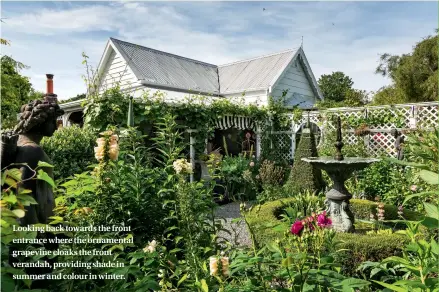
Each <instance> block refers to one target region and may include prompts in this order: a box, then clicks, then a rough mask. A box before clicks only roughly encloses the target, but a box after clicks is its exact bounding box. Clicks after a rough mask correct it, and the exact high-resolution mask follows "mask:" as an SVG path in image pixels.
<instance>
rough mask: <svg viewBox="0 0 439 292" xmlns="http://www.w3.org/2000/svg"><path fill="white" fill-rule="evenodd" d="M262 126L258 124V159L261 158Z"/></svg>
mask: <svg viewBox="0 0 439 292" xmlns="http://www.w3.org/2000/svg"><path fill="white" fill-rule="evenodd" d="M261 135H262V132H261V127H260V126H259V125H257V126H256V159H258V160H259V157H260V156H261Z"/></svg>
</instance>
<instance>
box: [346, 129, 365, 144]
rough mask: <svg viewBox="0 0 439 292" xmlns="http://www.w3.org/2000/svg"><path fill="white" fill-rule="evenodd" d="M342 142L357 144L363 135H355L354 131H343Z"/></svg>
mask: <svg viewBox="0 0 439 292" xmlns="http://www.w3.org/2000/svg"><path fill="white" fill-rule="evenodd" d="M342 136H343V143H345V144H357V143H358V142H359V141H360V140H363V137H358V136H355V134H354V133H351V132H348V133H343V134H342Z"/></svg>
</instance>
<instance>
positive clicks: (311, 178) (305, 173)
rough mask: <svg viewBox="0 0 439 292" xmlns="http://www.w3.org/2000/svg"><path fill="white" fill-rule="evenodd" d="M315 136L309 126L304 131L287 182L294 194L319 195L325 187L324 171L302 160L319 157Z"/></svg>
mask: <svg viewBox="0 0 439 292" xmlns="http://www.w3.org/2000/svg"><path fill="white" fill-rule="evenodd" d="M317 156H318V153H317V147H316V141H315V137H314V134H313V133H312V132H311V131H310V129H309V126H307V127H306V128H304V129H303V130H302V135H301V138H300V141H299V145H298V146H297V149H296V152H295V154H294V164H293V168H292V170H291V173H290V177H289V179H288V182H287V187H288V190H289V191H290V192H291V193H293V194H295V193H296V194H297V193H303V192H307V191H308V192H311V193H315V194H316V193H319V192H320V191H322V190H323V189H324V187H325V181H324V180H323V177H322V171H321V170H320V169H318V168H317V167H315V166H314V165H312V164H311V163H308V162H305V161H302V158H308V157H317Z"/></svg>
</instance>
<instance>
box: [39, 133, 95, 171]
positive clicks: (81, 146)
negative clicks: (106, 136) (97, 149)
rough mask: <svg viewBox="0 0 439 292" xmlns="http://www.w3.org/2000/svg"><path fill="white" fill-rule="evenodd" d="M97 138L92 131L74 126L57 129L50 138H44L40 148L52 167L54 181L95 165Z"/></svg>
mask: <svg viewBox="0 0 439 292" xmlns="http://www.w3.org/2000/svg"><path fill="white" fill-rule="evenodd" d="M97 137H98V136H97V135H95V134H94V133H93V132H92V131H90V130H87V129H84V128H79V127H78V126H76V125H72V126H70V127H64V128H61V129H58V130H56V131H55V133H54V134H53V136H52V137H44V138H43V140H42V141H41V147H42V148H43V149H44V151H45V152H46V154H47V156H49V158H50V160H51V161H52V164H53V165H54V169H53V174H54V177H55V179H65V178H67V177H69V176H71V175H73V174H78V173H82V172H84V171H86V170H87V166H88V165H90V164H92V163H96V160H95V158H94V146H95V144H96V138H97Z"/></svg>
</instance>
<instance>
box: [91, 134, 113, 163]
mask: <svg viewBox="0 0 439 292" xmlns="http://www.w3.org/2000/svg"><path fill="white" fill-rule="evenodd" d="M101 136H103V137H100V138H98V139H97V140H96V143H97V144H98V146H97V147H95V148H94V150H95V158H96V159H97V160H98V161H102V160H104V158H105V155H108V158H109V159H111V160H113V161H115V160H117V158H118V156H119V144H118V143H117V142H118V141H119V137H118V136H117V135H115V134H114V133H113V132H112V131H105V132H103V133H101Z"/></svg>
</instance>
